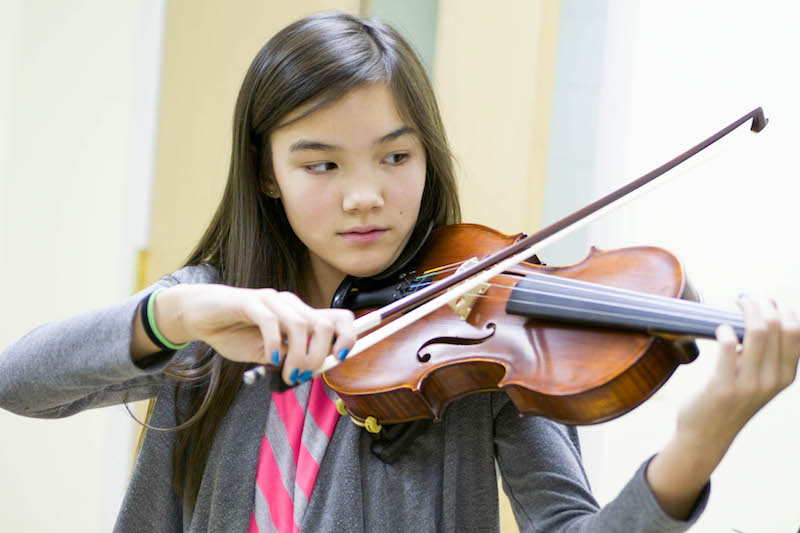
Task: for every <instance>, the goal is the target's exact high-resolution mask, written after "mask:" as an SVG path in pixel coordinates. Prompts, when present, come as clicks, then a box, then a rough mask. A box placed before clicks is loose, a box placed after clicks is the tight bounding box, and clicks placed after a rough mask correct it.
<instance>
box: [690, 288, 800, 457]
mask: <svg viewBox="0 0 800 533" xmlns="http://www.w3.org/2000/svg"><path fill="white" fill-rule="evenodd" d="M738 303H739V306H740V307H741V308H742V311H743V314H744V321H745V335H744V341H743V342H742V345H741V346H739V342H738V339H737V338H736V334H735V333H734V331H733V328H731V327H730V326H720V327H718V328H717V340H718V341H719V361H718V363H717V368H716V371H715V372H714V375H713V376H712V378H711V380H710V381H709V383H708V386H707V387H706V388H705V390H703V392H702V393H701V394H700V395H699V396H697V397H696V398H695V399H694V401H692V402H691V403H689V404H688V405H687V406H686V407H685V408H684V409H683V410H682V411H681V412H680V414H679V415H678V425H677V435H676V436H677V437H678V438H679V440H681V441H683V442H685V443H690V444H691V445H696V446H698V449H704V455H705V454H708V455H706V457H707V458H708V459H709V460H711V461H713V462H714V463H717V462H719V460H721V459H722V455H724V454H725V452H726V451H727V449H728V447H729V446H730V444H731V443H732V442H733V439H734V438H735V437H736V435H737V434H738V432H739V431H740V430H741V429H742V428H743V427H744V425H745V424H747V422H748V421H749V420H750V419H751V418H752V417H753V416H754V415H755V414H756V413H757V412H758V411H759V410H760V409H761V408H762V407H764V405H766V404H767V402H769V401H770V400H771V399H772V398H774V397H775V396H776V395H777V394H778V393H779V392H781V391H782V390H783V389H785V388H786V387H788V386H789V385H791V384H792V382H793V381H794V379H795V375H796V374H797V364H798V358H799V357H800V322H798V319H797V315H795V313H794V312H792V311H790V310H784V311H780V310H779V309H778V306H777V305H776V304H775V302H774V301H772V300H765V301H756V300H754V299H752V298H748V297H744V298H740V299H739V301H738Z"/></svg>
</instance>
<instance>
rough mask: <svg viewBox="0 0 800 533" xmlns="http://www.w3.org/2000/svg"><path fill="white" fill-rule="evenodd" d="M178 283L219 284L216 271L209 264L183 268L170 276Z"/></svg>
mask: <svg viewBox="0 0 800 533" xmlns="http://www.w3.org/2000/svg"><path fill="white" fill-rule="evenodd" d="M169 277H171V278H172V279H174V280H175V281H176V282H178V283H219V281H220V276H219V272H218V271H217V269H216V268H215V267H214V266H212V265H210V264H209V263H201V264H199V265H191V266H185V267H183V268H182V269H180V270H178V271H177V272H174V273H172V275H170V276H169Z"/></svg>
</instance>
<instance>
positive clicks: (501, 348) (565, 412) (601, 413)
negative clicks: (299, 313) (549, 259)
mask: <svg viewBox="0 0 800 533" xmlns="http://www.w3.org/2000/svg"><path fill="white" fill-rule="evenodd" d="M523 236H524V235H523V234H518V235H505V234H502V233H500V232H497V231H495V230H492V229H490V228H486V227H483V226H478V225H474V224H457V225H453V226H447V227H444V228H439V229H437V230H434V231H433V232H432V234H431V236H430V238H429V239H428V241H427V242H426V245H425V246H424V247H423V248H422V250H421V251H420V253H419V254H417V256H416V261H415V263H414V266H413V267H412V268H413V272H410V273H409V276H413V275H415V274H414V273H415V272H416V273H423V272H427V271H429V270H434V274H435V269H437V268H438V267H439V266H440V265H452V264H460V263H461V262H463V261H465V260H467V259H469V258H472V257H478V259H481V258H483V257H485V256H487V255H490V254H492V253H493V252H496V251H498V250H500V249H503V248H505V247H507V246H509V245H510V244H513V243H514V242H516V241H518V240H519V239H521V238H522V237H523ZM447 274H448V272H443V273H441V274H435V275H433V277H432V278H431V276H430V275H429V276H428V279H433V280H436V279H438V278H440V277H444V276H446V275H447ZM531 274H546V275H547V276H556V277H560V278H569V279H572V280H582V281H586V282H591V283H596V284H600V285H604V286H610V287H618V288H622V289H629V290H631V291H636V292H637V293H648V294H656V295H660V296H665V297H669V298H684V299H696V295H695V293H694V291H693V290H692V289H691V286H690V285H689V284H688V282H687V280H686V278H685V275H684V271H683V268H682V267H681V265H680V263H679V262H678V260H677V259H676V258H675V257H674V256H673V255H672V254H670V253H669V252H667V251H666V250H663V249H661V248H656V247H632V248H624V249H618V250H609V251H602V250H599V249H597V248H594V247H593V248H592V249H591V251H590V253H589V255H588V256H587V257H586V258H585V259H584V260H582V261H581V262H579V263H576V264H574V265H569V266H563V267H551V266H543V265H535V264H531V263H521V264H520V265H518V266H517V267H515V268H514V269H513V270H509V271H506V272H505V273H503V274H502V275H499V276H496V277H494V278H492V280H491V284H490V286H489V288H488V290H487V292H486V293H485V294H484V295H483V296H484V297H479V298H477V299H476V300H475V301H474V304H473V307H472V310H471V312H470V313H469V315H468V316H467V317H466V318H465V319H462V318H461V317H460V316H459V315H458V314H456V312H455V311H454V310H453V309H452V308H451V307H449V306H445V307H442V308H439V309H438V310H436V311H434V312H433V313H431V314H430V315H428V316H427V317H426V318H425V319H424V320H421V321H419V322H416V323H414V324H411V325H410V326H408V327H406V328H404V329H403V330H401V331H399V332H397V333H395V334H394V335H392V336H390V337H388V338H387V339H385V340H384V341H382V342H381V343H379V344H377V345H375V346H373V347H371V348H368V349H367V350H365V351H364V352H362V353H360V354H358V355H357V356H354V357H352V358H350V359H348V360H346V361H344V362H343V363H342V364H340V365H339V366H337V367H335V368H332V369H330V370H328V371H327V372H326V373H325V374H324V378H325V381H326V382H327V384H328V385H329V386H330V387H331V388H332V389H333V390H334V391H335V392H336V393H337V394H338V395H339V396H340V398H341V399H342V400H343V401H344V404H345V405H346V407H347V410H348V412H349V414H350V415H351V416H352V417H353V418H354V419H356V420H359V421H364V420H366V419H367V418H368V417H374V418H375V419H376V420H377V423H378V424H395V423H399V422H407V421H411V420H419V419H434V420H436V419H439V418H440V417H441V416H442V414H443V413H444V411H445V408H446V407H447V405H448V404H449V403H450V402H452V401H454V400H456V399H458V398H461V397H463V396H466V395H469V394H474V393H478V392H486V391H497V390H502V391H504V392H505V393H506V394H507V395H508V396H509V398H510V399H511V401H512V402H513V403H514V405H515V406H516V407H517V409H518V410H519V412H520V413H521V414H524V415H541V416H545V417H547V418H550V419H553V420H556V421H559V422H563V423H566V424H573V425H577V424H593V423H597V422H603V421H606V420H609V419H612V418H615V417H617V416H619V415H621V414H624V413H625V412H627V411H629V410H631V409H633V408H634V407H636V406H637V405H639V404H641V403H642V402H643V401H645V400H646V399H647V398H648V397H650V396H651V395H652V394H653V393H654V392H655V391H656V390H657V389H658V388H659V387H660V386H661V385H662V384H663V383H664V382H665V381H666V380H667V379H668V378H669V376H670V375H671V374H672V373H673V372H674V370H675V369H676V368H677V366H678V365H679V364H681V363H687V362H690V361H692V360H694V358H695V357H696V356H697V350H696V347H695V345H694V343H693V342H691V340H690V339H688V338H684V337H680V336H674V335H659V334H647V333H641V332H631V331H623V330H614V329H607V328H599V327H596V326H591V325H580V324H578V325H576V324H565V323H561V322H557V321H553V320H542V319H540V318H530V317H527V316H522V315H518V314H510V313H508V312H507V309H506V306H507V301H508V299H509V297H510V295H511V294H512V292H513V291H514V287H515V285H517V284H518V283H519V282H520V281H521V280H523V279H525V278H526V276H529V275H531ZM368 311H369V310H368V309H367V310H360V311H358V312H357V313H356V314H357V315H361V314H364V313H366V312H368Z"/></svg>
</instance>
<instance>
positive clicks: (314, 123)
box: [272, 84, 406, 146]
mask: <svg viewBox="0 0 800 533" xmlns="http://www.w3.org/2000/svg"><path fill="white" fill-rule="evenodd" d="M317 103H318V101H317V102H310V103H308V104H304V105H302V106H300V107H298V108H297V109H295V110H293V111H291V112H290V113H289V114H288V115H287V116H286V118H285V119H283V120H282V121H281V122H282V123H284V124H286V126H283V127H279V128H278V129H277V130H275V131H274V132H273V134H272V142H273V146H275V145H276V144H278V145H281V146H283V145H284V144H288V145H290V144H293V143H295V142H296V141H297V140H298V139H301V138H302V139H306V140H320V141H324V140H327V141H329V140H331V139H323V138H320V137H326V136H331V137H337V138H341V137H345V138H348V139H351V140H352V141H354V142H355V143H358V142H359V140H364V141H370V142H371V141H373V140H374V139H375V138H377V137H381V136H383V135H386V134H387V133H389V132H391V131H394V130H396V129H398V128H401V127H403V126H405V125H406V124H404V121H403V119H402V118H401V117H400V114H399V112H398V110H397V105H396V102H395V99H394V95H393V94H392V92H391V90H390V89H389V88H388V87H387V86H386V85H383V84H381V85H370V86H367V87H359V88H356V89H351V90H350V91H348V92H347V93H345V94H344V95H342V96H341V97H340V98H338V99H336V100H334V101H333V102H330V103H328V104H326V105H325V106H323V107H321V108H319V109H317V110H315V111H313V112H311V113H309V114H308V115H306V116H303V114H304V113H306V112H308V110H309V109H312V108H313V107H314V105H316V104H317ZM297 117H302V118H299V119H298V118H297ZM293 120H294V122H292V121H293Z"/></svg>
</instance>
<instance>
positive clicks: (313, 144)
mask: <svg viewBox="0 0 800 533" xmlns="http://www.w3.org/2000/svg"><path fill="white" fill-rule="evenodd" d="M416 134H417V131H416V130H415V129H414V128H412V127H410V126H403V127H401V128H397V129H396V130H394V131H392V132H390V133H387V134H386V135H384V136H383V137H381V138H380V139H378V140H376V141H375V142H374V143H373V146H377V145H379V144H384V143H387V142H389V141H393V140H395V139H397V138H398V137H402V136H403V135H416ZM302 150H318V151H323V152H336V151H342V148H341V147H340V146H334V145H332V144H325V143H323V142H319V141H307V140H304V139H300V140H299V141H297V142H296V143H293V144H292V145H291V146H290V147H289V152H300V151H302Z"/></svg>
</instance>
